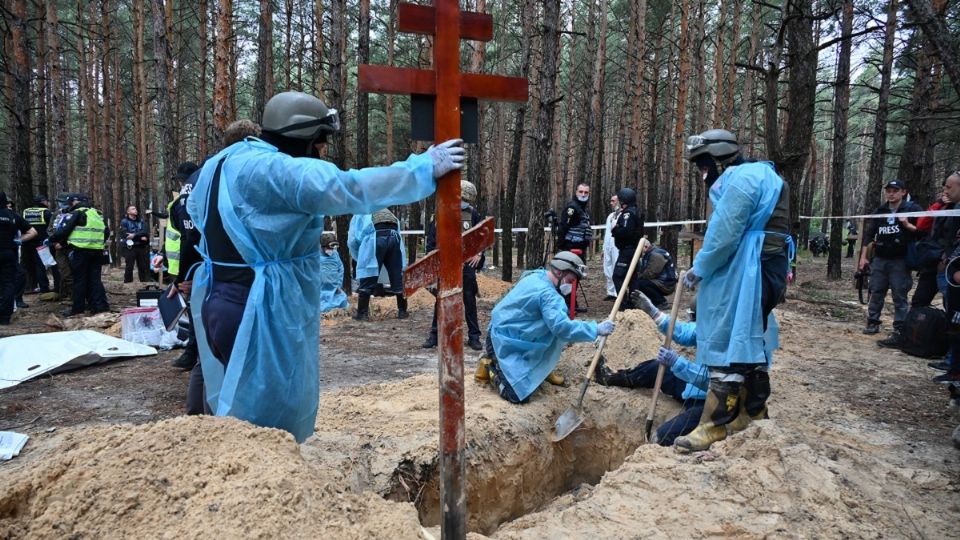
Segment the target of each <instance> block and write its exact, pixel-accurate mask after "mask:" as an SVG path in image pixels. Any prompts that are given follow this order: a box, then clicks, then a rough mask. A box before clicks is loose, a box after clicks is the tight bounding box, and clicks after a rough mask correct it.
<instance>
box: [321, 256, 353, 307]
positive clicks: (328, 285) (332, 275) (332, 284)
mask: <svg viewBox="0 0 960 540" xmlns="http://www.w3.org/2000/svg"><path fill="white" fill-rule="evenodd" d="M349 305H350V302H348V301H347V295H346V293H344V292H343V262H342V261H341V260H340V254H339V253H337V252H336V251H333V252H331V253H330V254H329V255H327V254H326V253H324V252H323V251H322V250H321V251H320V311H321V312H327V311H330V310H332V309H337V308H345V307H347V306H349Z"/></svg>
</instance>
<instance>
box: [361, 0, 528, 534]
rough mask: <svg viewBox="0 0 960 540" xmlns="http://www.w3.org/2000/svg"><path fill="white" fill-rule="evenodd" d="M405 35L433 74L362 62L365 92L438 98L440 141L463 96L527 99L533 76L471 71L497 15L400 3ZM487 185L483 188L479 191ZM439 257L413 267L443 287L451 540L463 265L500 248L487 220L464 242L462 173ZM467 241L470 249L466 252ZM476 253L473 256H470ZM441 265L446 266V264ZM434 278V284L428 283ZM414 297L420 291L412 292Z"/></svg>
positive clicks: (458, 441)
mask: <svg viewBox="0 0 960 540" xmlns="http://www.w3.org/2000/svg"><path fill="white" fill-rule="evenodd" d="M398 23H399V29H400V31H401V32H413V33H417V34H427V35H433V36H434V44H433V69H409V68H397V67H392V66H372V65H361V66H360V68H359V73H358V75H359V89H360V91H361V92H377V93H387V94H422V95H433V96H436V101H435V104H434V138H435V140H436V141H445V140H448V139H455V138H458V137H460V98H461V97H471V98H478V99H494V100H501V101H526V100H527V81H526V79H520V78H512V77H499V76H494V75H482V74H479V73H463V72H461V71H460V40H461V39H472V40H476V41H490V40H491V39H492V38H493V17H491V16H490V15H487V14H485V13H473V12H462V11H460V5H459V1H458V0H434V5H433V7H430V6H421V5H417V4H409V3H400V4H399V5H398ZM478 187H479V186H478ZM436 224H437V248H438V252H437V253H433V254H431V255H430V256H428V257H425V258H424V260H423V261H421V262H418V264H417V265H414V266H411V268H410V269H408V273H407V276H408V279H410V281H411V282H416V283H411V284H410V285H411V286H418V285H423V284H427V283H432V282H433V281H437V282H438V291H439V292H438V296H437V301H438V305H439V312H438V314H437V327H438V330H439V344H440V346H439V355H440V362H439V364H440V370H439V371H440V373H439V375H440V476H441V483H440V503H441V511H442V514H443V517H442V520H441V524H440V530H441V534H442V537H443V538H445V539H448V540H452V539H462V538H466V534H467V531H466V492H465V474H464V459H463V454H464V439H465V434H464V423H463V413H464V400H463V332H462V327H463V317H464V315H463V273H462V268H463V262H464V260H465V259H466V258H469V257H470V256H472V255H473V254H476V253H478V252H479V251H481V250H483V249H484V248H485V247H488V246H490V245H491V244H492V243H493V234H492V232H493V231H492V229H493V223H492V222H491V221H489V220H488V221H485V222H484V223H481V224H479V225H477V226H476V227H474V228H473V229H471V230H470V231H468V232H467V233H466V234H464V236H463V237H461V233H462V229H461V227H460V171H453V172H451V173H449V174H447V175H446V176H445V177H443V178H442V179H440V180H439V181H438V187H437V217H436ZM464 238H466V240H467V242H466V243H467V244H468V245H467V246H466V247H467V249H464ZM467 251H470V252H472V253H467ZM438 261H439V264H438ZM424 280H428V281H424ZM407 290H408V291H409V292H412V291H413V290H415V289H411V288H409V287H408V288H407Z"/></svg>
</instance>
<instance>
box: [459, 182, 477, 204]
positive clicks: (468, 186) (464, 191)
mask: <svg viewBox="0 0 960 540" xmlns="http://www.w3.org/2000/svg"><path fill="white" fill-rule="evenodd" d="M460 199H461V200H462V201H463V202H465V203H467V204H476V202H477V186H475V185H473V184H472V183H470V182H467V181H466V180H461V181H460Z"/></svg>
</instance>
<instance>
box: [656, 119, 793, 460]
mask: <svg viewBox="0 0 960 540" xmlns="http://www.w3.org/2000/svg"><path fill="white" fill-rule="evenodd" d="M687 151H688V158H689V159H690V161H691V162H693V163H694V164H695V165H696V166H697V168H698V169H699V171H700V173H701V175H702V177H703V180H704V181H705V182H706V185H707V188H708V190H709V191H708V193H709V200H710V203H711V205H712V208H713V213H712V214H711V215H710V217H709V218H708V220H707V231H706V235H705V237H704V240H703V247H702V248H701V250H700V251H699V252H698V253H697V256H696V257H695V258H694V260H693V267H692V268H691V269H690V271H689V272H687V274H686V276H685V278H684V286H685V287H687V288H689V289H693V288H697V287H698V286H699V292H698V293H697V363H698V364H701V365H703V366H706V367H707V368H708V369H709V374H710V385H709V390H708V391H707V396H706V403H705V404H704V408H703V415H702V416H701V417H700V423H699V425H698V426H697V428H696V429H694V430H693V431H692V432H690V433H689V434H688V435H685V436H683V437H678V438H677V440H676V441H675V443H674V446H675V447H676V448H677V449H678V450H680V451H697V450H705V449H707V448H709V447H710V445H711V444H713V443H714V442H716V441H719V440H722V439H724V438H726V436H727V429H726V425H727V424H729V423H730V422H732V421H733V420H734V419H735V418H736V417H737V414H738V411H739V410H740V403H741V402H742V401H744V400H746V403H747V404H750V407H751V409H752V410H749V409H748V412H751V413H754V412H755V413H756V414H761V415H763V416H764V417H765V416H766V400H767V397H768V396H769V395H770V376H769V373H768V371H767V362H768V360H767V354H766V351H767V345H766V340H767V338H766V337H765V336H766V334H765V330H766V326H767V325H766V321H767V316H768V315H769V314H770V312H771V311H772V310H773V308H774V307H775V306H776V305H777V304H778V303H780V302H781V301H782V299H783V295H784V293H785V291H786V280H787V272H788V270H789V260H790V259H791V258H792V252H793V249H792V248H793V240H792V238H791V237H790V236H789V232H790V231H789V214H790V205H789V200H790V197H789V194H790V188H789V186H788V185H787V184H786V182H784V180H783V179H782V178H780V176H779V175H777V173H776V171H775V170H774V167H773V164H772V163H769V162H748V161H746V160H744V159H743V157H742V156H741V155H740V147H739V145H738V144H737V140H736V138H735V137H734V136H733V134H732V133H730V132H729V131H726V130H722V129H711V130H709V131H706V132H704V133H702V134H700V135H696V136H693V137H690V139H689V140H688V143H687Z"/></svg>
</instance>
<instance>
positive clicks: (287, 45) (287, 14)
mask: <svg viewBox="0 0 960 540" xmlns="http://www.w3.org/2000/svg"><path fill="white" fill-rule="evenodd" d="M283 7H284V10H283V21H284V24H283V82H284V85H283V89H284V90H292V89H293V81H292V79H291V75H292V73H293V69H292V64H291V60H290V54H291V47H292V46H293V0H285V1H284V6H283Z"/></svg>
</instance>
